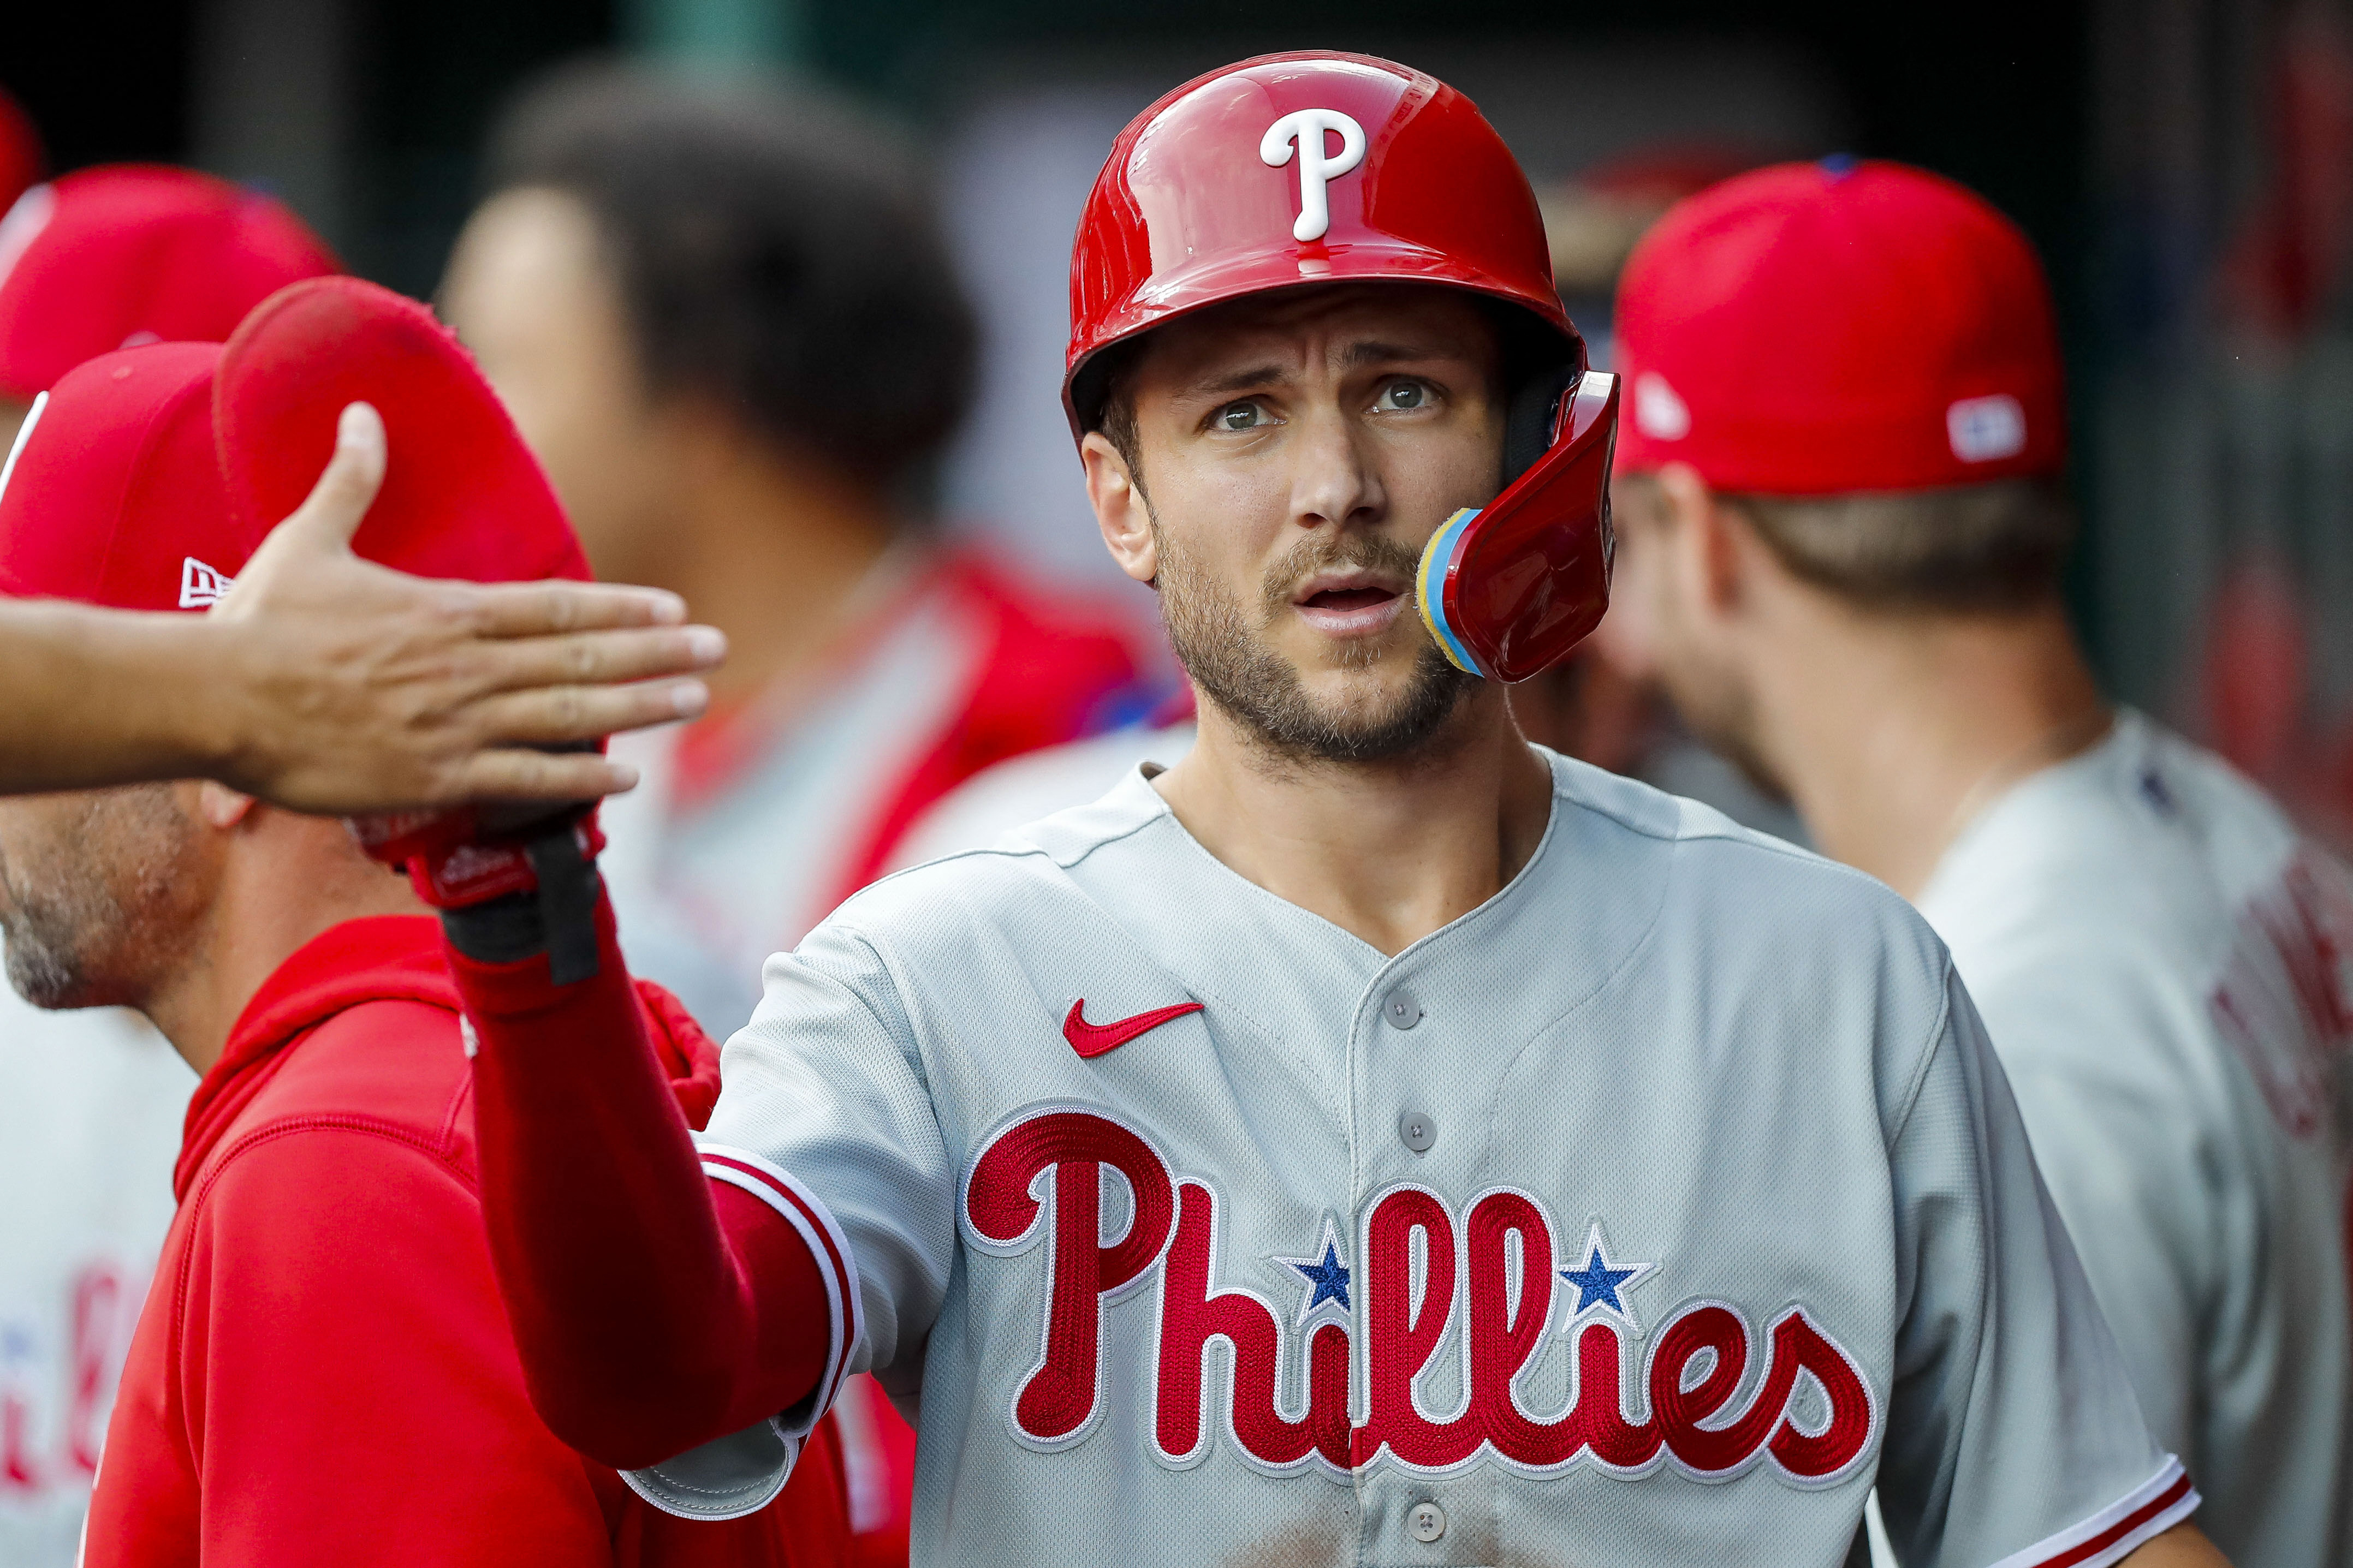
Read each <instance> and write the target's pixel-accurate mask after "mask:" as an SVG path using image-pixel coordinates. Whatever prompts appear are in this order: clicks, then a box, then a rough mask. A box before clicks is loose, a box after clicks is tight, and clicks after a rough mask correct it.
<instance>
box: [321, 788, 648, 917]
mask: <svg viewBox="0 0 2353 1568" xmlns="http://www.w3.org/2000/svg"><path fill="white" fill-rule="evenodd" d="M567 810H570V811H575V812H576V813H577V815H575V816H573V818H572V822H571V829H572V835H573V840H574V842H575V845H576V846H577V847H578V849H579V854H580V858H581V859H583V860H586V861H591V862H593V861H594V860H595V859H596V857H597V855H598V854H599V853H601V852H602V851H603V849H604V847H605V833H604V830H603V829H602V828H600V827H598V826H596V808H595V807H594V806H590V807H588V808H586V810H581V809H579V808H577V807H573V808H567ZM564 817H565V811H557V812H554V813H546V812H538V813H534V814H533V815H529V816H522V815H519V814H518V808H514V807H507V806H475V805H460V806H450V807H447V808H444V809H441V810H437V811H395V812H385V813H383V814H381V815H378V816H354V817H352V818H349V819H348V825H349V826H350V828H351V830H352V837H354V838H356V839H358V840H359V845H360V847H361V848H362V849H364V850H365V851H366V852H367V856H368V858H370V859H372V860H380V861H382V862H383V863H384V864H385V865H387V866H389V867H391V868H393V869H394V870H396V871H401V870H405V871H406V872H407V873H408V881H409V885H410V886H411V887H413V888H415V889H417V897H418V898H420V899H423V900H425V901H426V902H427V903H428V904H430V905H432V906H433V907H434V908H435V909H437V910H462V909H468V908H470V907H472V906H473V905H476V904H484V903H488V902H490V901H491V900H492V899H501V898H505V897H507V896H508V895H509V894H512V893H533V892H536V891H537V890H538V889H539V873H538V871H537V870H536V869H534V868H533V866H532V863H531V858H530V856H529V855H527V854H526V853H525V852H524V851H525V846H526V845H528V844H529V843H530V842H531V841H533V839H537V838H541V837H545V836H547V835H548V834H549V833H550V832H551V831H552V830H554V829H555V828H556V827H557V826H559V825H560V824H562V822H563V820H564Z"/></svg>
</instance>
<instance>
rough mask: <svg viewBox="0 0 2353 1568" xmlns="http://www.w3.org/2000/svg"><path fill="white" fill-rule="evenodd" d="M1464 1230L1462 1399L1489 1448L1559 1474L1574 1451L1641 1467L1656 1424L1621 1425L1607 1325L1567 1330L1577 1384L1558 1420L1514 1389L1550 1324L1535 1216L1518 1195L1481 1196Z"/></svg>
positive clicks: (1546, 1265) (1548, 1256)
mask: <svg viewBox="0 0 2353 1568" xmlns="http://www.w3.org/2000/svg"><path fill="white" fill-rule="evenodd" d="M1464 1228H1465V1230H1466V1231H1467V1232H1468V1237H1469V1250H1470V1255H1471V1257H1470V1276H1471V1278H1470V1285H1471V1289H1470V1292H1469V1294H1470V1298H1471V1403H1472V1408H1473V1409H1475V1410H1476V1411H1477V1412H1478V1413H1479V1420H1480V1425H1481V1426H1482V1429H1483V1430H1484V1432H1485V1434H1486V1437H1487V1441H1488V1442H1489V1443H1490V1444H1491V1445H1493V1447H1494V1450H1495V1452H1496V1453H1497V1454H1499V1455H1501V1456H1502V1457H1503V1458H1506V1459H1508V1460H1510V1461H1512V1462H1513V1463H1514V1464H1516V1465H1521V1466H1524V1467H1525V1468H1529V1469H1535V1470H1549V1469H1557V1468H1561V1467H1563V1466H1566V1465H1567V1464H1568V1463H1570V1462H1571V1461H1572V1460H1574V1459H1575V1458H1577V1455H1578V1454H1579V1453H1580V1452H1583V1451H1590V1452H1591V1453H1592V1455H1593V1457H1594V1458H1595V1459H1596V1460H1597V1461H1599V1463H1600V1464H1602V1465H1603V1466H1605V1467H1607V1468H1610V1469H1617V1470H1639V1469H1641V1468H1642V1467H1644V1466H1646V1465H1648V1464H1650V1463H1651V1460H1653V1459H1655V1458H1657V1457H1658V1453H1659V1433H1658V1428H1657V1427H1656V1426H1654V1425H1653V1424H1651V1423H1650V1422H1647V1421H1646V1422H1644V1423H1643V1424H1642V1425H1641V1426H1635V1425H1633V1424H1632V1423H1630V1422H1629V1421H1628V1420H1627V1419H1626V1415H1625V1411H1624V1408H1623V1405H1622V1403H1621V1395H1620V1387H1619V1384H1620V1375H1621V1373H1622V1370H1623V1369H1622V1365H1621V1363H1622V1360H1623V1350H1622V1347H1621V1345H1620V1342H1619V1337H1618V1331H1617V1329H1616V1328H1615V1327H1613V1326H1611V1325H1610V1324H1608V1323H1592V1324H1588V1325H1587V1326H1586V1327H1585V1328H1584V1329H1583V1330H1582V1331H1578V1332H1577V1334H1576V1346H1577V1352H1576V1353H1577V1369H1576V1379H1577V1381H1576V1384H1575V1385H1574V1387H1573V1388H1572V1389H1571V1391H1570V1394H1569V1405H1568V1409H1567V1413H1566V1414H1564V1415H1561V1416H1560V1417H1559V1418H1558V1419H1556V1420H1553V1421H1538V1420H1535V1419H1534V1418H1533V1417H1531V1416H1529V1415H1527V1414H1526V1413H1525V1411H1523V1410H1522V1409H1521V1408H1520V1404H1519V1399H1518V1396H1517V1395H1516V1394H1514V1391H1513V1386H1512V1385H1513V1383H1514V1380H1515V1379H1516V1378H1517V1377H1518V1376H1519V1375H1520V1373H1521V1372H1522V1371H1524V1370H1525V1368H1526V1367H1527V1366H1528V1364H1529V1363H1530V1362H1531V1361H1533V1360H1534V1359H1535V1356H1536V1354H1537V1353H1538V1352H1540V1351H1541V1350H1542V1348H1543V1346H1544V1342H1545V1335H1546V1331H1547V1330H1548V1329H1550V1328H1551V1326H1552V1316H1553V1298H1554V1288H1553V1281H1554V1278H1555V1276H1554V1273H1553V1270H1554V1267H1555V1264H1556V1257H1555V1253H1554V1249H1553V1238H1552V1226H1551V1223H1550V1222H1549V1221H1548V1220H1546V1217H1545V1213H1544V1210H1543V1209H1542V1208H1541V1207H1539V1206H1538V1205H1537V1204H1536V1202H1535V1200H1534V1199H1533V1198H1530V1197H1529V1196H1527V1195H1526V1194H1524V1193H1515V1192H1509V1191H1505V1192H1496V1193H1489V1194H1486V1195H1485V1196H1484V1197H1482V1198H1481V1199H1480V1200H1479V1201H1478V1202H1477V1203H1476V1204H1474V1205H1472V1208H1471V1218H1470V1221H1469V1223H1468V1225H1467V1226H1465V1227H1464ZM1514 1238H1516V1239H1517V1241H1518V1243H1519V1247H1518V1263H1519V1268H1518V1280H1517V1286H1516V1291H1515V1290H1514V1280H1513V1279H1512V1267H1511V1266H1512V1261H1513V1258H1512V1247H1511V1243H1512V1241H1513V1240H1514ZM1514 1295H1516V1298H1517V1300H1516V1302H1515V1301H1514ZM1515 1308H1516V1310H1514V1309H1515Z"/></svg>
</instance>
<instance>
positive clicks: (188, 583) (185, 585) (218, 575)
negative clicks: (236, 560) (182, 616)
mask: <svg viewBox="0 0 2353 1568" xmlns="http://www.w3.org/2000/svg"><path fill="white" fill-rule="evenodd" d="M235 586H237V579H236V578H234V577H232V576H230V575H229V574H227V573H226V572H223V571H220V570H218V569H217V568H215V567H211V566H207V565H206V564H205V563H203V562H201V561H199V560H197V559H196V558H195V556H193V555H190V556H185V557H184V558H183V559H182V560H181V562H180V608H182V609H184V610H202V609H208V608H210V607H211V606H212V605H216V604H218V603H220V602H221V600H223V599H225V598H227V596H228V591H229V590H230V589H231V588H233V587H235Z"/></svg>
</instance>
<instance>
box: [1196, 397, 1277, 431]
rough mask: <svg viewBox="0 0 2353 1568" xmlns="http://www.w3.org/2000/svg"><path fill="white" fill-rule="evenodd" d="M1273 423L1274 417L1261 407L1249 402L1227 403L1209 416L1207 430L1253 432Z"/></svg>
mask: <svg viewBox="0 0 2353 1568" xmlns="http://www.w3.org/2000/svg"><path fill="white" fill-rule="evenodd" d="M1273 423H1274V416H1272V415H1271V414H1269V413H1268V412H1267V411H1266V409H1265V407H1264V405H1261V404H1258V403H1255V402H1250V401H1244V402H1240V403H1229V404H1227V405H1225V406H1224V407H1223V408H1220V409H1219V410H1218V411H1217V412H1216V413H1215V414H1212V415H1210V416H1209V428H1211V429H1212V430H1255V429H1257V428H1259V427H1260V426H1262V425H1271V424H1273Z"/></svg>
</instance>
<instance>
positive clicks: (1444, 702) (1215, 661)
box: [1145, 501, 1479, 763]
mask: <svg viewBox="0 0 2353 1568" xmlns="http://www.w3.org/2000/svg"><path fill="white" fill-rule="evenodd" d="M1145 504H1146V507H1147V509H1148V508H1149V505H1150V503H1149V502H1148V501H1147V502H1146V503H1145ZM1152 535H1153V539H1154V542H1155V548H1156V549H1157V551H1158V552H1159V567H1160V570H1159V574H1158V575H1157V576H1156V577H1155V579H1154V582H1155V585H1156V586H1157V587H1158V588H1159V590H1160V614H1161V618H1162V619H1163V621H1164V622H1165V623H1166V626H1167V627H1168V641H1169V644H1170V646H1171V647H1174V648H1175V649H1176V658H1177V660H1178V661H1179V662H1180V663H1182V664H1183V665H1184V667H1185V669H1186V672H1187V674H1189V675H1190V676H1191V677H1192V678H1193V681H1194V683H1195V684H1196V685H1197V686H1198V687H1199V688H1200V689H1201V693H1202V695H1203V696H1205V697H1207V698H1208V700H1210V701H1212V702H1214V703H1216V704H1217V705H1218V707H1219V708H1220V709H1222V710H1224V711H1225V712H1227V713H1228V714H1229V715H1231V716H1232V717H1233V718H1234V719H1235V720H1237V721H1240V723H1241V724H1242V725H1243V726H1244V727H1245V728H1246V729H1248V730H1249V731H1250V734H1251V735H1252V736H1253V737H1254V738H1255V739H1256V740H1257V741H1258V742H1259V743H1260V744H1261V746H1263V747H1264V748H1265V749H1266V750H1268V751H1269V752H1272V753H1274V754H1275V755H1277V756H1279V757H1282V758H1284V759H1285V760H1287V761H1292V762H1314V763H1371V762H1380V761H1384V760H1386V759H1388V758H1392V757H1398V756H1402V755H1404V754H1406V753H1408V752H1412V751H1415V750H1417V749H1419V747H1420V746H1422V745H1423V744H1424V743H1426V742H1428V741H1429V740H1430V737H1431V736H1433V735H1435V734H1436V733H1437V732H1438V731H1439V730H1440V728H1441V727H1442V726H1443V725H1444V724H1445V723H1446V721H1448V720H1449V719H1451V718H1452V717H1453V715H1454V712H1455V710H1457V709H1458V708H1459V707H1461V703H1462V700H1463V698H1464V697H1465V696H1467V695H1468V694H1469V693H1470V691H1471V690H1472V688H1474V687H1476V686H1477V685H1478V684H1479V679H1478V677H1476V676H1472V675H1466V674H1464V673H1463V672H1462V671H1461V670H1459V669H1457V668H1454V666H1453V665H1451V664H1450V663H1448V662H1447V659H1446V656H1445V655H1444V654H1442V653H1440V651H1439V650H1438V647H1437V645H1436V644H1434V643H1427V642H1426V643H1424V644H1423V645H1422V647H1421V649H1420V651H1419V654H1417V655H1416V657H1415V659H1414V667H1413V672H1412V674H1411V676H1410V677H1409V679H1408V681H1407V684H1406V688H1405V689H1404V691H1403V692H1401V693H1400V694H1398V697H1397V698H1396V700H1393V701H1390V702H1388V703H1387V704H1386V705H1380V706H1376V700H1375V699H1374V698H1372V697H1370V696H1369V695H1366V696H1357V697H1352V698H1349V699H1344V700H1341V701H1340V702H1337V703H1333V704H1323V703H1318V702H1317V701H1316V700H1314V698H1313V697H1311V696H1309V695H1308V692H1307V687H1306V683H1305V682H1304V681H1303V680H1301V679H1300V678H1299V670H1298V668H1297V667H1296V666H1294V665H1293V664H1292V662H1291V661H1290V660H1289V659H1286V658H1283V657H1282V655H1281V654H1279V653H1277V652H1275V650H1274V649H1273V648H1271V647H1268V646H1267V643H1266V640H1265V638H1264V637H1263V636H1262V635H1261V631H1262V628H1263V627H1265V626H1268V625H1270V624H1271V623H1272V622H1273V620H1274V619H1275V617H1276V616H1280V615H1282V614H1284V613H1286V612H1287V611H1288V610H1289V609H1290V607H1291V595H1292V592H1293V588H1294V587H1295V586H1296V585H1297V584H1299V583H1300V581H1301V580H1302V579H1303V578H1304V577H1306V576H1308V575H1309V574H1312V573H1314V572H1317V571H1321V570H1324V568H1327V567H1342V568H1345V567H1373V568H1385V569H1387V570H1388V571H1390V572H1392V573H1395V574H1399V575H1402V576H1403V577H1404V578H1405V579H1406V580H1407V581H1408V582H1411V581H1412V580H1413V576H1414V571H1415V568H1416V567H1417V566H1418V565H1419V561H1418V560H1417V559H1416V557H1415V556H1414V555H1413V554H1412V553H1411V552H1409V551H1408V550H1406V549H1405V547H1404V546H1402V545H1400V544H1398V543H1397V542H1395V541H1393V540H1389V539H1385V538H1382V537H1380V536H1378V535H1375V534H1364V535H1356V534H1351V535H1345V536H1342V537H1340V538H1337V539H1335V538H1334V537H1332V536H1331V535H1329V534H1324V533H1316V534H1312V535H1310V536H1308V537H1307V538H1306V539H1304V540H1303V541H1301V542H1300V543H1299V545H1298V546H1297V547H1295V548H1294V549H1293V550H1292V551H1291V552H1290V553H1289V554H1287V555H1285V556H1284V557H1283V558H1282V560H1281V561H1279V562H1277V563H1275V564H1274V565H1273V566H1272V567H1271V568H1270V569H1269V571H1268V572H1267V574H1266V580H1265V584H1264V586H1263V588H1262V590H1261V598H1260V605H1259V615H1258V625H1257V626H1252V625H1251V623H1250V615H1249V613H1248V611H1247V610H1245V608H1244V607H1243V605H1242V604H1241V603H1240V601H1239V600H1237V599H1235V598H1234V597H1232V596H1231V595H1227V594H1226V593H1224V592H1223V591H1222V590H1220V589H1219V586H1218V584H1216V583H1214V582H1213V581H1211V580H1210V578H1209V576H1208V574H1206V573H1204V572H1202V571H1200V570H1199V569H1198V567H1197V566H1196V565H1195V564H1194V563H1193V561H1192V559H1191V558H1190V557H1189V556H1187V554H1186V553H1185V552H1184V551H1183V550H1182V549H1180V548H1175V547H1173V545H1172V542H1171V540H1170V539H1169V537H1168V535H1167V534H1166V532H1164V531H1162V529H1161V528H1160V526H1159V523H1158V521H1157V520H1156V519H1155V521H1154V523H1153V529H1152ZM1379 659H1380V655H1379V653H1378V651H1377V650H1376V649H1374V648H1373V647H1370V646H1369V645H1368V644H1364V643H1343V644H1342V645H1341V647H1340V661H1341V665H1342V668H1353V669H1360V670H1365V671H1367V672H1369V671H1370V670H1371V669H1372V668H1374V667H1375V666H1376V665H1377V663H1378V662H1379Z"/></svg>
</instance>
